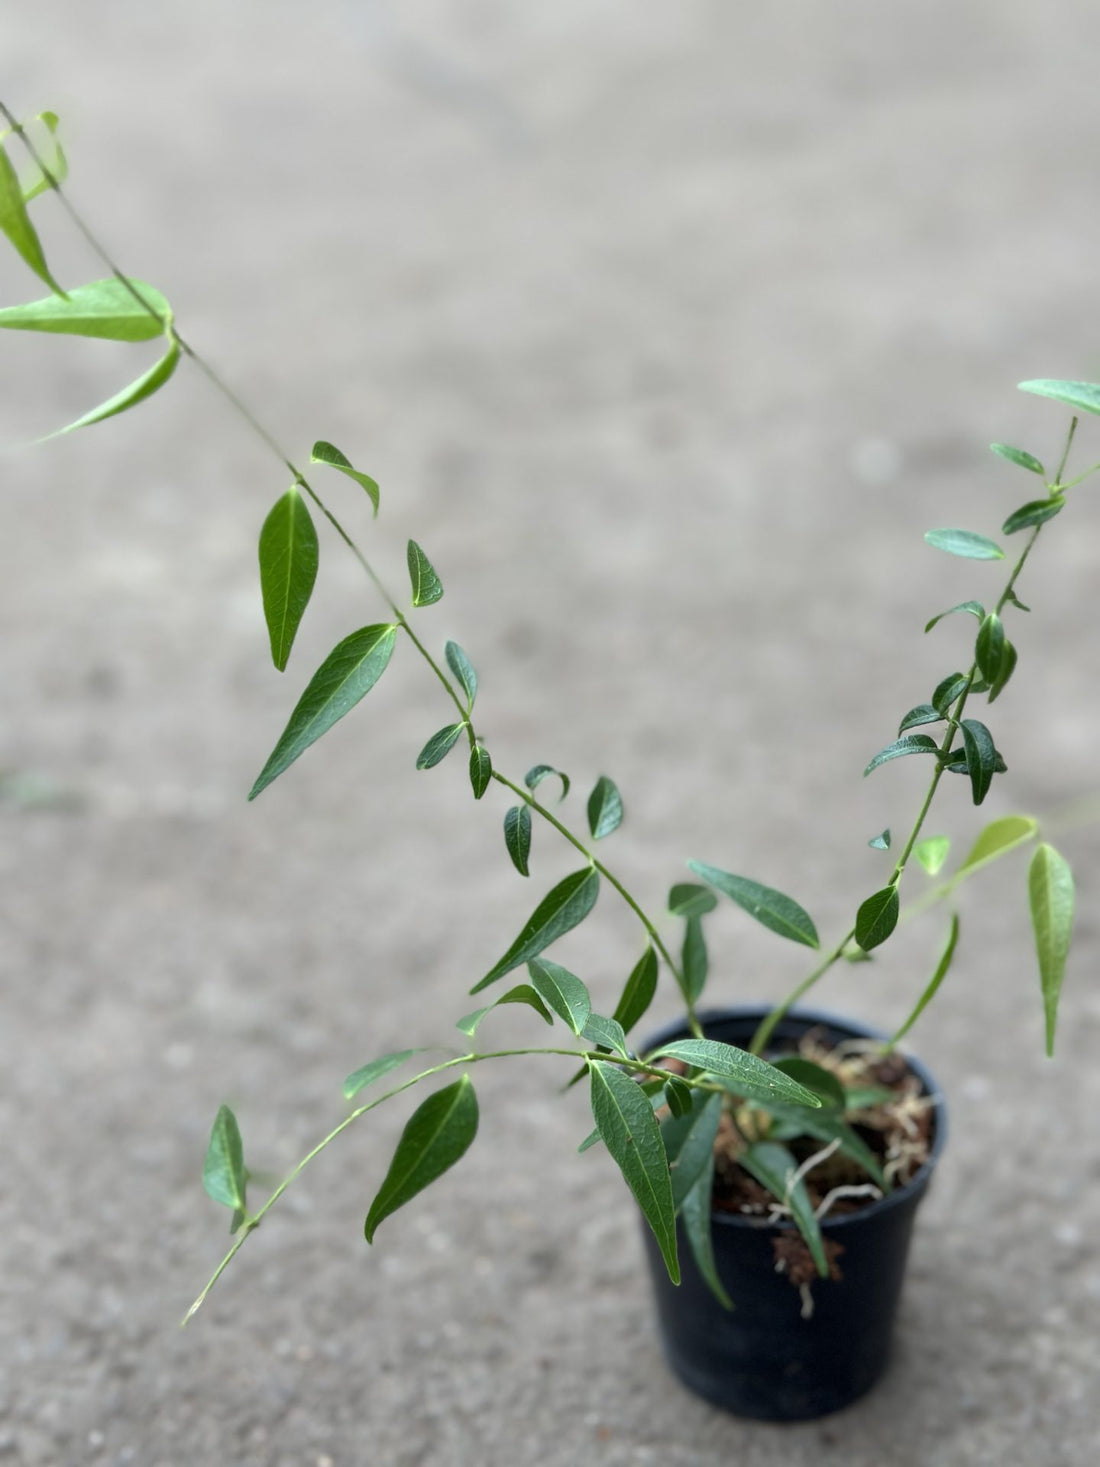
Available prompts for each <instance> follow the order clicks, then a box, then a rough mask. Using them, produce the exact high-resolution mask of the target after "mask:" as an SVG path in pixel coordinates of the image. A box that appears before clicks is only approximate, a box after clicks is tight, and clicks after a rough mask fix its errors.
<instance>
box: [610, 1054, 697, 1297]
mask: <svg viewBox="0 0 1100 1467" xmlns="http://www.w3.org/2000/svg"><path fill="white" fill-rule="evenodd" d="M591 1070H592V1115H593V1117H594V1119H595V1122H596V1129H597V1130H598V1131H599V1133H600V1137H601V1138H602V1140H603V1143H604V1145H605V1146H606V1147H607V1149H608V1151H609V1152H610V1153H611V1157H612V1159H613V1160H614V1161H615V1162H616V1163H617V1165H618V1167H619V1170H620V1171H621V1172H622V1174H623V1177H624V1179H625V1181H626V1184H627V1186H628V1187H629V1188H630V1190H631V1191H632V1192H633V1193H634V1196H635V1198H636V1200H637V1203H638V1206H639V1207H640V1208H641V1209H642V1213H643V1215H644V1217H645V1219H646V1221H647V1222H648V1223H649V1226H650V1227H651V1228H652V1229H653V1236H654V1237H655V1238H656V1239H657V1246H658V1247H659V1248H660V1250H661V1256H662V1257H663V1258H664V1260H665V1267H666V1268H667V1269H668V1276H669V1278H670V1279H671V1280H672V1282H673V1283H674V1284H678V1283H679V1282H680V1264H679V1261H678V1259H677V1257H676V1213H675V1209H674V1207H673V1202H672V1179H671V1177H670V1175H669V1170H668V1161H667V1159H666V1157H665V1148H664V1143H663V1142H662V1141H661V1132H660V1127H659V1126H658V1125H657V1120H656V1117H655V1116H654V1114H653V1109H652V1107H651V1106H650V1103H649V1101H648V1100H647V1099H646V1097H645V1095H644V1094H643V1093H642V1091H641V1089H640V1088H639V1087H638V1086H637V1085H636V1084H635V1083H634V1081H633V1080H629V1079H627V1077H626V1076H625V1075H624V1074H623V1073H622V1071H621V1070H620V1069H618V1068H617V1067H616V1066H615V1065H608V1064H599V1063H595V1062H594V1063H593V1064H592V1065H591Z"/></svg>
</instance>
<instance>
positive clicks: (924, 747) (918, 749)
mask: <svg viewBox="0 0 1100 1467" xmlns="http://www.w3.org/2000/svg"><path fill="white" fill-rule="evenodd" d="M938 748H939V746H938V744H937V743H936V741H935V739H930V738H929V737H928V735H927V734H906V735H905V737H904V738H901V739H895V740H894V742H893V743H892V744H887V745H886V747H885V749H880V750H879V751H878V753H877V754H876V755H875V757H874V758H873V759H872V760H871V762H870V764H868V766H867V768H866V769H865V770H864V771H863V776H864V778H865V779H866V777H867V775H869V774H870V773H871V771H872V770H874V769H877V768H878V767H879V765H880V764H888V763H889V762H890V760H891V759H902V758H904V757H905V755H906V754H935V753H937V752H938Z"/></svg>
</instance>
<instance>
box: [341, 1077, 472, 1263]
mask: <svg viewBox="0 0 1100 1467" xmlns="http://www.w3.org/2000/svg"><path fill="white" fill-rule="evenodd" d="M477 1120H478V1111H477V1096H476V1095H475V1094H474V1087H473V1085H472V1084H471V1083H470V1077H469V1075H463V1076H462V1079H461V1080H456V1081H455V1083H454V1084H453V1085H448V1086H446V1087H445V1088H444V1089H443V1090H437V1091H436V1093H435V1094H434V1095H429V1096H428V1098H427V1100H425V1101H424V1103H423V1104H422V1105H421V1106H419V1107H418V1108H417V1110H416V1111H414V1112H413V1115H412V1116H411V1118H410V1120H409V1123H408V1125H407V1126H406V1127H405V1129H404V1131H403V1132H402V1134H401V1140H400V1141H399V1142H398V1143H397V1150H396V1151H395V1152H394V1156H393V1160H392V1161H391V1162H390V1169H389V1171H388V1172H387V1173H386V1179H385V1181H384V1182H383V1183H382V1185H381V1187H380V1188H379V1189H378V1194H377V1196H376V1197H375V1199H374V1201H373V1202H372V1203H371V1205H370V1211H369V1212H368V1213H367V1219H366V1222H365V1223H364V1224H363V1233H364V1236H365V1237H366V1240H367V1242H368V1243H373V1242H374V1234H375V1231H376V1230H377V1228H378V1224H379V1223H380V1222H381V1221H382V1220H383V1218H387V1217H389V1216H390V1214H391V1213H393V1212H396V1211H397V1209H398V1208H399V1207H404V1205H405V1203H406V1202H408V1201H410V1200H411V1199H412V1198H413V1197H415V1196H416V1194H417V1193H418V1192H422V1191H423V1190H424V1188H425V1187H427V1186H428V1185H429V1183H431V1182H434V1181H435V1180H436V1178H437V1177H441V1176H442V1175H443V1173H444V1172H445V1171H448V1170H449V1169H450V1168H451V1167H453V1166H454V1164H455V1162H456V1161H459V1160H460V1159H461V1158H462V1157H463V1156H465V1154H466V1152H467V1151H468V1150H469V1149H470V1144H471V1142H472V1141H473V1139H474V1137H475V1136H476V1135H477Z"/></svg>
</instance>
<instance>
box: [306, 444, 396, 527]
mask: <svg viewBox="0 0 1100 1467" xmlns="http://www.w3.org/2000/svg"><path fill="white" fill-rule="evenodd" d="M309 461H310V463H311V464H328V466H329V468H330V469H339V471H340V473H341V474H346V475H347V477H348V478H349V479H354V480H355V482H356V483H357V484H358V485H359V486H360V488H362V489H365V490H366V491H367V496H368V498H369V499H370V502H371V504H372V505H373V506H374V512H375V514H377V513H378V503H379V498H380V495H379V490H378V485H377V484H376V483H375V482H374V480H373V479H372V478H371V476H370V475H369V474H363V473H360V471H359V470H358V469H356V468H352V465H351V460H350V459H348V458H345V457H344V455H343V454H342V453H341V452H340V450H339V449H338V448H336V447H335V446H334V445H333V444H331V443H326V442H325V441H324V439H323V438H319V439H318V440H317V442H316V443H315V444H314V445H313V452H312V453H311V454H310V456H309Z"/></svg>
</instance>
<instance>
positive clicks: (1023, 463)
mask: <svg viewBox="0 0 1100 1467" xmlns="http://www.w3.org/2000/svg"><path fill="white" fill-rule="evenodd" d="M989 446H990V448H991V449H992V450H993V452H994V453H996V454H998V455H999V456H1000V457H1001V458H1006V459H1008V461H1009V463H1010V464H1019V466H1020V468H1022V469H1027V470H1028V472H1029V473H1032V474H1038V475H1039V477H1040V478H1041V479H1042V478H1045V477H1046V469H1044V468H1043V466H1042V464H1041V463H1040V462H1039V460H1038V459H1037V458H1036V457H1035V455H1034V454H1033V453H1028V452H1027V450H1026V449H1023V448H1011V447H1010V446H1009V445H1008V444H1007V443H991V444H990V445H989Z"/></svg>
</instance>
